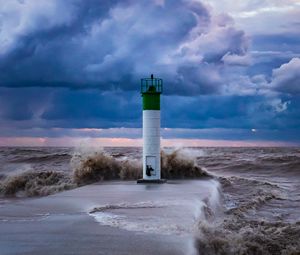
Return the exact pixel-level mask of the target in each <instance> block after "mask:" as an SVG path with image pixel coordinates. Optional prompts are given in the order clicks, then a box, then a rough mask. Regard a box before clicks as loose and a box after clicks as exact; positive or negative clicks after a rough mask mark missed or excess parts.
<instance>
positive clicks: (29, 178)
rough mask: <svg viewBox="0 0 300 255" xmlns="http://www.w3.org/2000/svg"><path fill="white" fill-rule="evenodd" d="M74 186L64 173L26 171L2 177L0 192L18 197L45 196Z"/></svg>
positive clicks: (3, 194)
mask: <svg viewBox="0 0 300 255" xmlns="http://www.w3.org/2000/svg"><path fill="white" fill-rule="evenodd" d="M74 187H75V185H74V184H73V183H72V181H71V179H70V177H68V176H67V175H65V174H62V173H58V172H53V171H48V172H32V171H28V172H23V173H21V174H18V175H13V176H8V177H6V178H4V179H3V180H2V181H1V182H0V194H1V195H2V196H19V197H24V196H26V197H30V196H47V195H49V194H53V193H56V192H59V191H63V190H67V189H71V188H74Z"/></svg>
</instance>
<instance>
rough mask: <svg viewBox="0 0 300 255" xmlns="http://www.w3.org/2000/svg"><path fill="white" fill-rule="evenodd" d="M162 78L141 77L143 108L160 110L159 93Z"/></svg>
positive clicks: (161, 86)
mask: <svg viewBox="0 0 300 255" xmlns="http://www.w3.org/2000/svg"><path fill="white" fill-rule="evenodd" d="M162 88H163V80H162V79H159V78H154V77H153V74H151V78H143V79H142V80H141V94H142V97H143V110H160V94H161V93H162Z"/></svg>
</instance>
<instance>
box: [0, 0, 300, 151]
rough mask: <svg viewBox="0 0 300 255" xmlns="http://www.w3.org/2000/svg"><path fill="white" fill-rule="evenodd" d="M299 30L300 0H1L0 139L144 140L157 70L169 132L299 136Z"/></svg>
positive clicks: (244, 140) (260, 141)
mask: <svg viewBox="0 0 300 255" xmlns="http://www.w3.org/2000/svg"><path fill="white" fill-rule="evenodd" d="M299 31H300V1H298V0H203V1H198V0H186V1H183V0H165V1H164V0H153V1H150V0H110V1H105V0H9V1H7V0H0V145H72V144H74V143H80V142H81V141H88V143H91V144H92V143H98V144H99V143H101V142H103V143H104V145H110V144H112V145H120V144H121V145H127V144H130V145H132V144H137V145H140V143H141V140H140V138H141V136H142V132H141V127H142V119H141V96H140V94H139V89H140V78H142V77H147V76H149V75H150V74H151V73H154V75H155V76H158V77H160V78H162V79H163V80H164V95H163V97H162V107H161V109H162V138H163V139H164V141H165V144H167V143H168V142H169V143H171V142H172V141H176V142H178V143H181V142H182V143H184V144H185V145H188V143H190V144H192V145H222V146H223V145H226V144H227V145H249V144H250V145H289V144H300V32H299ZM89 138H90V139H89ZM87 139H88V140H87ZM101 139H102V140H101ZM172 139H174V140H172ZM197 142H198V144H197Z"/></svg>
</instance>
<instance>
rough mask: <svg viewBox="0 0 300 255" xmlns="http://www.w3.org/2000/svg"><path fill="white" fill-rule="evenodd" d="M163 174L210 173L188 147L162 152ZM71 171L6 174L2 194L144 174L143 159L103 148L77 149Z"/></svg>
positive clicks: (188, 176) (173, 176)
mask: <svg viewBox="0 0 300 255" xmlns="http://www.w3.org/2000/svg"><path fill="white" fill-rule="evenodd" d="M161 161H162V178H167V179H194V178H202V177H210V175H209V174H208V173H207V172H206V171H205V170H204V169H202V168H201V167H199V166H198V165H197V164H196V163H195V159H194V158H193V156H191V155H190V154H189V153H188V151H187V150H180V149H177V150H172V151H169V152H168V153H167V152H164V151H162V152H161ZM70 165H71V168H72V169H73V171H72V173H71V174H68V173H63V172H55V171H38V170H29V171H24V172H21V173H15V174H14V175H12V176H6V177H5V176H2V177H1V179H0V195H1V196H15V195H16V196H45V195H50V194H53V193H56V192H60V191H63V190H68V189H71V188H75V187H78V186H83V185H87V184H91V183H94V182H99V181H105V180H136V179H139V178H141V175H142V164H141V161H140V160H137V159H129V158H125V159H124V157H119V155H117V156H116V157H114V156H111V155H109V154H108V153H106V152H105V151H104V150H102V149H99V148H97V149H94V148H93V149H90V148H84V149H81V150H78V149H76V151H75V152H74V153H73V155H72V158H71V160H70Z"/></svg>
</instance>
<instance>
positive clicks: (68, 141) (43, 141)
mask: <svg viewBox="0 0 300 255" xmlns="http://www.w3.org/2000/svg"><path fill="white" fill-rule="evenodd" d="M142 144H143V141H142V139H131V138H80V137H77V138H74V137H61V138H47V137H0V146H58V147H73V146H102V147H105V146H111V147H140V146H142ZM295 145H296V144H293V143H287V142H275V141H238V140H236V141H229V140H209V139H162V146H164V147H185V146H187V147H273V146H295Z"/></svg>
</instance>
